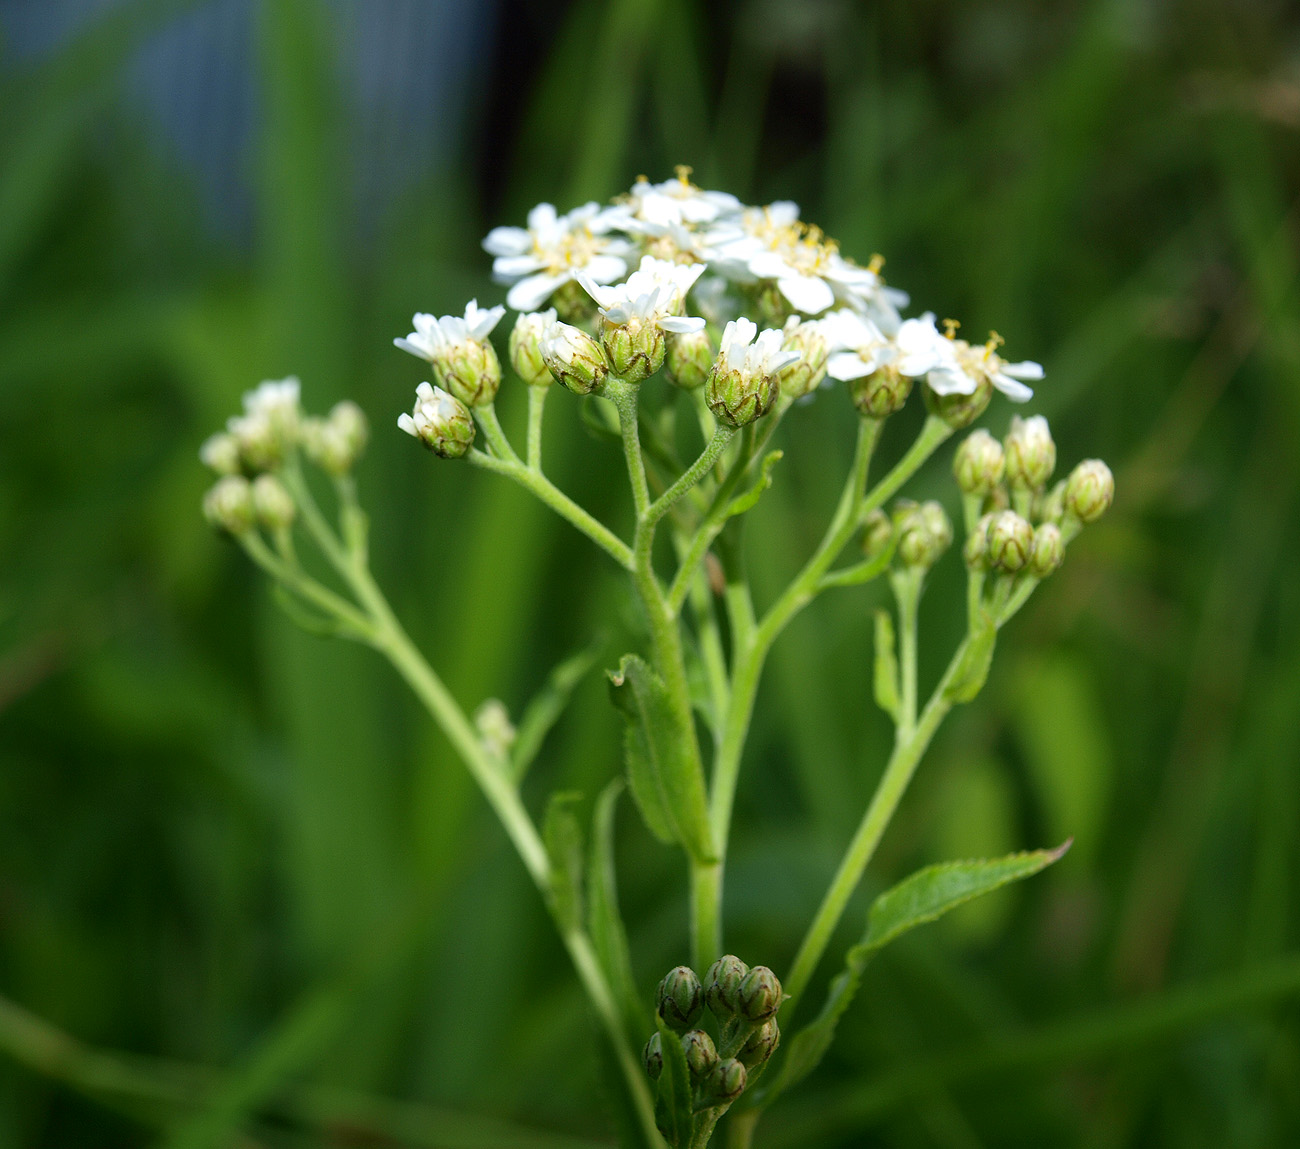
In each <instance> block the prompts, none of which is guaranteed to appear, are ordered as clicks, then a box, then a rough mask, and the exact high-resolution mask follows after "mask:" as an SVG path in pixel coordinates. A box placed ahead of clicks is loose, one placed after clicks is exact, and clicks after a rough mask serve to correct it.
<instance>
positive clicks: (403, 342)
mask: <svg viewBox="0 0 1300 1149" xmlns="http://www.w3.org/2000/svg"><path fill="white" fill-rule="evenodd" d="M393 346H394V347H400V348H401V349H402V350H403V351H408V352H410V353H411V354H412V355H414V356H415V357H416V358H417V359H430V358H432V356H431V355H430V353H429V351H428V350H427V349H426V348H424V347H421V346H419V345H418V344H415V343H412V342H411V341H410V340H409V339H394V340H393Z"/></svg>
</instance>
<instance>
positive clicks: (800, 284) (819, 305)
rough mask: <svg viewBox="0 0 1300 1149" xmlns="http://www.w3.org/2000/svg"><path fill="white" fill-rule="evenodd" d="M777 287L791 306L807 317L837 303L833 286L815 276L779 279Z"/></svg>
mask: <svg viewBox="0 0 1300 1149" xmlns="http://www.w3.org/2000/svg"><path fill="white" fill-rule="evenodd" d="M776 285H777V287H778V288H779V289H780V291H781V294H782V295H784V296H785V297H786V299H788V300H789V301H790V305H791V306H792V307H793V308H794V309H795V310H796V311H802V312H803V313H804V314H805V315H816V314H817V313H818V312H819V311H825V310H826V309H827V308H828V307H829V306H830V305H831V304H832V303H834V302H835V292H833V291H832V290H831V285H830V284H829V283H827V282H826V281H825V280H824V279H818V278H817V277H816V276H814V275H799V276H793V275H792V276H790V277H789V278H788V279H778V280H777V281H776Z"/></svg>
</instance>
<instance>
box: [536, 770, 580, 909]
mask: <svg viewBox="0 0 1300 1149" xmlns="http://www.w3.org/2000/svg"><path fill="white" fill-rule="evenodd" d="M581 801H582V795H581V794H579V793H578V792H577V791H575V790H562V791H560V792H558V793H555V794H552V795H551V800H550V802H549V803H547V806H546V819H545V821H544V822H543V824H542V838H543V840H544V841H545V842H546V854H547V857H548V858H550V862H551V874H550V890H549V894H550V899H551V908H552V910H553V911H554V912H555V918H556V921H557V922H559V924H560V927H561V929H567V930H574V929H577V928H579V926H580V925H581V923H582V827H581V826H580V825H579V823H578V816H577V814H575V813H574V809H573V808H574V807H575V806H576V805H577V804H578V803H579V802H581Z"/></svg>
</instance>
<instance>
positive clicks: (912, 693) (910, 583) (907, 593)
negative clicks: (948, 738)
mask: <svg viewBox="0 0 1300 1149" xmlns="http://www.w3.org/2000/svg"><path fill="white" fill-rule="evenodd" d="M923 577H924V576H923V575H922V573H921V572H920V571H918V570H901V571H897V572H895V574H894V575H893V576H892V577H891V578H890V580H889V581H890V584H891V585H892V586H893V588H894V598H895V599H896V600H897V602H898V654H899V707H898V727H897V730H896V732H895V737H896V738H897V740H898V741H900V742H903V741H906V740H907V739H908V738H910V737H911V736H912V731H913V730H915V729H916V646H917V607H918V606H919V604H920V601H921V580H922V578H923Z"/></svg>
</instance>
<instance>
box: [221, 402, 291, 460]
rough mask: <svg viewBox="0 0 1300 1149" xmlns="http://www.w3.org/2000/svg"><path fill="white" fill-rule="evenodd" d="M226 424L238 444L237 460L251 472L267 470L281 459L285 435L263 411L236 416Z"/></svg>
mask: <svg viewBox="0 0 1300 1149" xmlns="http://www.w3.org/2000/svg"><path fill="white" fill-rule="evenodd" d="M226 427H227V429H228V430H229V432H230V437H231V438H232V439H234V441H235V443H236V445H237V446H238V447H239V457H240V459H241V460H242V461H243V463H244V465H245V466H246V467H247V468H248V469H249V470H250V471H267V470H270V469H272V468H274V467H278V466H279V465H280V463H281V461H282V460H283V459H284V448H285V435H284V433H283V431H282V430H281V429H280V428H279V427H277V425H276V424H275V422H274V421H273V420H272V419H270V418H268V417H267V416H266V415H265V414H263V413H262V412H259V411H253V412H248V413H246V414H243V415H235V416H234V417H232V418H231V419H229V420H227V422H226Z"/></svg>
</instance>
